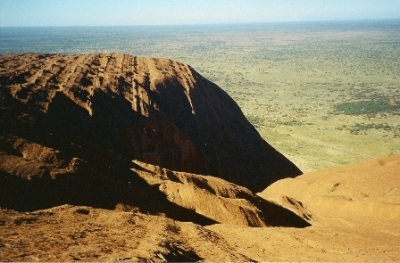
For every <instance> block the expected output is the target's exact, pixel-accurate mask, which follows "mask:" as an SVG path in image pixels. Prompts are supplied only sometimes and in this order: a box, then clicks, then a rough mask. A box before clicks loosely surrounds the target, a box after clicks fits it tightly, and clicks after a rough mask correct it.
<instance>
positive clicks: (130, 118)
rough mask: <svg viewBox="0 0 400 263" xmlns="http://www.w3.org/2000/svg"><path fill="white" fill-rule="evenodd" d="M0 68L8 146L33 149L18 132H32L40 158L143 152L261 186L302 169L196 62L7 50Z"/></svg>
mask: <svg viewBox="0 0 400 263" xmlns="http://www.w3.org/2000/svg"><path fill="white" fill-rule="evenodd" d="M0 67H1V69H0V70H1V71H0V74H1V75H0V85H1V126H2V129H1V130H2V131H1V136H3V140H2V141H3V142H5V144H6V145H3V146H2V147H6V148H7V147H8V148H7V149H8V150H10V149H11V150H12V151H13V152H15V153H16V156H19V157H21V156H20V155H23V153H22V152H25V153H26V154H28V155H29V154H31V153H30V152H31V151H30V150H29V147H31V146H29V145H28V144H27V143H25V142H21V141H20V140H27V141H29V142H35V143H37V144H39V145H42V146H43V147H44V146H45V148H43V149H41V150H38V149H37V150H35V151H38V152H37V153H36V154H37V155H39V156H41V158H44V157H43V155H42V152H41V151H42V150H43V151H45V152H46V153H47V154H48V155H49V156H47V157H46V158H50V159H51V158H53V159H54V160H55V159H57V158H56V157H54V156H57V154H58V151H60V154H63V155H68V158H64V157H65V156H64V157H63V158H61V159H63V161H62V162H61V161H60V162H61V163H62V164H61V163H60V164H59V166H57V167H63V168H62V169H67V168H65V167H69V168H68V169H73V168H71V167H70V166H71V165H72V164H71V160H72V158H78V159H79V160H82V161H83V162H84V163H85V162H86V163H101V164H102V166H104V167H103V168H102V169H107V165H108V166H109V167H113V166H115V165H114V164H115V163H116V161H118V160H121V159H138V160H141V161H143V162H147V163H150V164H154V165H159V166H162V167H166V168H169V169H173V170H178V171H186V172H194V173H200V174H210V175H214V176H218V177H221V178H224V179H226V180H229V181H231V182H234V183H237V184H240V185H243V186H246V187H248V188H249V189H251V190H253V191H259V190H262V189H264V188H265V187H266V186H267V185H269V184H271V183H273V182H275V181H276V180H278V179H281V178H284V177H292V176H295V175H299V174H300V173H301V171H300V170H299V169H298V168H297V167H296V166H295V165H293V164H292V163H291V162H290V161H289V160H287V159H286V158H285V157H284V156H283V155H281V154H280V153H279V152H277V151H276V150H275V149H274V148H272V147H271V146H270V145H268V144H267V143H266V142H265V141H264V140H263V139H262V138H261V137H260V135H259V134H258V133H257V131H256V130H255V129H254V128H253V127H252V126H251V124H250V123H249V122H248V121H247V120H246V118H245V117H244V115H243V114H242V112H241V110H240V108H239V107H238V106H237V104H236V103H235V102H234V101H233V100H232V99H231V98H230V97H229V96H228V95H227V94H226V93H225V92H224V91H223V90H222V89H220V88H219V87H217V86H216V85H215V84H213V83H211V82H209V81H207V80H206V79H204V78H203V77H202V76H200V75H199V74H198V73H197V72H196V71H195V70H193V69H192V68H191V67H190V66H188V65H185V64H182V63H179V62H174V61H171V60H167V59H151V58H141V57H134V56H129V55H123V54H91V55H76V56H75V55H51V54H22V55H5V56H2V57H1V59H0ZM10 136H11V137H10ZM13 136H14V137H13ZM3 144H4V143H3ZM15 144H17V145H15ZM32 147H33V146H32ZM46 147H47V148H46ZM89 149H90V150H89ZM3 151H4V150H3ZM25 157H26V156H25ZM41 161H43V160H41ZM66 161H67V162H70V163H69V164H66V163H65V162H66ZM90 161H92V162H90ZM78 162H79V161H78ZM117 163H118V162H117ZM60 165H61V166H60ZM78 166H82V165H81V164H79V165H78ZM83 166H84V165H83ZM35 169H36V168H35ZM37 169H39V168H37ZM38 173H41V172H39V170H38ZM53 173H54V171H53Z"/></svg>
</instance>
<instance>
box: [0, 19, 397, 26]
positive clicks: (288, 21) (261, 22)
mask: <svg viewBox="0 0 400 263" xmlns="http://www.w3.org/2000/svg"><path fill="white" fill-rule="evenodd" d="M396 20H398V21H400V17H397V18H355V19H327V20H320V19H318V20H317V19H316V20H286V21H259V22H256V21H254V22H210V23H180V24H120V25H20V26H18V25H17V26H10V25H8V26H2V25H0V28H35V27H36V28H37V27H168V26H228V25H256V24H288V23H332V22H368V21H371V22H373V21H396Z"/></svg>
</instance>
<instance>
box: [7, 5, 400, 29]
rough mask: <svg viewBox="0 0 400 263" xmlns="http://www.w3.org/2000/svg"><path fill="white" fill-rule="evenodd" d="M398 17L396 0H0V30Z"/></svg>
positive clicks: (399, 14)
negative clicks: (9, 28)
mask: <svg viewBox="0 0 400 263" xmlns="http://www.w3.org/2000/svg"><path fill="white" fill-rule="evenodd" d="M382 18H400V0H329V1H328V0H327V1H324V0H0V26H79V25H81V26H89V25H91V26H92V25H165V24H210V23H242V22H245V23H252V22H277V21H310V20H353V19H355V20H357V19H382Z"/></svg>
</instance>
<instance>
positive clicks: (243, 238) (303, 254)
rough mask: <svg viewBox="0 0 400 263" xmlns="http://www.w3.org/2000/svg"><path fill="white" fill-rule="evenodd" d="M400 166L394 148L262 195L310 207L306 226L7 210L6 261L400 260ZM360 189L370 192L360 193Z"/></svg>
mask: <svg viewBox="0 0 400 263" xmlns="http://www.w3.org/2000/svg"><path fill="white" fill-rule="evenodd" d="M142 165H143V164H142ZM399 165H400V155H394V156H391V157H387V158H381V159H378V160H373V161H369V162H366V163H362V164H357V165H354V166H349V167H339V168H333V169H327V170H323V171H321V172H314V173H310V174H305V175H302V176H300V177H298V178H296V179H284V180H282V181H279V182H277V183H275V184H273V185H272V186H270V187H269V188H268V189H266V190H265V191H264V192H263V193H261V194H260V195H261V196H263V197H265V198H268V199H273V200H275V201H276V202H279V203H281V204H283V205H284V206H286V207H288V208H290V209H292V210H293V211H295V212H298V213H299V214H304V213H305V214H307V215H308V218H309V221H310V222H311V223H312V226H310V227H306V228H293V227H247V226H241V225H233V224H229V223H228V222H225V223H223V224H211V225H208V226H200V225H198V224H194V223H192V222H180V221H177V220H172V219H169V218H167V217H165V216H164V215H162V214H159V215H147V214H142V213H139V212H135V211H130V212H124V211H122V210H121V209H123V208H124V207H123V206H120V207H119V208H118V209H117V210H115V211H113V210H104V209H98V208H92V207H82V206H81V207H79V206H71V205H64V206H59V207H54V208H51V209H46V210H41V211H35V212H30V213H28V212H25V213H23V212H16V211H12V210H5V209H1V210H0V229H1V232H0V260H2V261H5V260H13V261H17V260H18V261H50V260H51V261H72V260H90V261H95V260H99V261H116V260H118V261H158V262H161V261H165V260H169V261H236V262H238V261H249V260H257V261H296V262H298V261H311V262H315V261H331V262H398V261H399V260H400V252H399V251H400V242H399V240H400V234H399V233H400V232H399V231H398V230H399V222H400V217H399V215H398V210H396V209H398V197H399V195H398V193H397V192H396V189H397V187H398V184H399V180H398V177H399V172H398V171H399ZM142 168H143V167H142ZM147 168H151V167H149V166H147ZM149 170H151V169H149ZM164 171H165V172H166V171H167V170H164ZM163 174H164V173H163V172H161V173H160V176H165V174H164V175H163ZM176 174H177V173H175V172H174V175H176ZM143 176H145V175H143ZM169 176H171V175H169ZM179 176H183V175H182V174H180V175H178V177H179ZM354 177H355V178H354ZM377 178H379V180H378V179H377ZM181 179H182V178H181ZM181 179H179V180H181ZM188 179H190V177H187V178H186V180H188ZM203 179H210V178H208V177H205V178H203ZM396 179H397V180H396ZM154 180H155V181H157V180H158V179H157V178H155V179H154ZM218 180H219V179H218ZM210 181H212V180H210ZM299 182H300V183H299ZM337 182H340V183H341V184H343V185H345V186H346V188H344V189H345V190H343V189H342V190H340V192H338V193H337V195H338V194H339V193H340V195H342V196H343V195H344V196H346V198H343V197H337V195H336V196H331V193H332V192H330V191H326V190H327V189H328V188H324V186H325V185H326V186H328V185H330V188H329V189H328V190H331V189H332V188H335V184H336V183H337ZM360 182H363V185H362V184H360ZM367 182H370V183H367ZM176 183H178V180H176ZM337 187H339V186H336V188H337ZM361 189H362V192H363V193H364V194H367V195H368V197H366V196H364V195H359V194H357V193H359V191H361ZM338 191H339V190H338ZM350 195H351V196H352V197H351V198H352V199H353V201H351V200H349V196H350ZM288 198H290V199H288ZM343 199H345V201H342V200H343ZM289 200H290V201H289ZM338 202H340V203H338ZM351 202H359V203H356V204H357V205H350V204H349V203H351ZM376 203H378V204H379V205H378V206H377V205H375V204H376ZM343 209H344V210H343Z"/></svg>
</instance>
